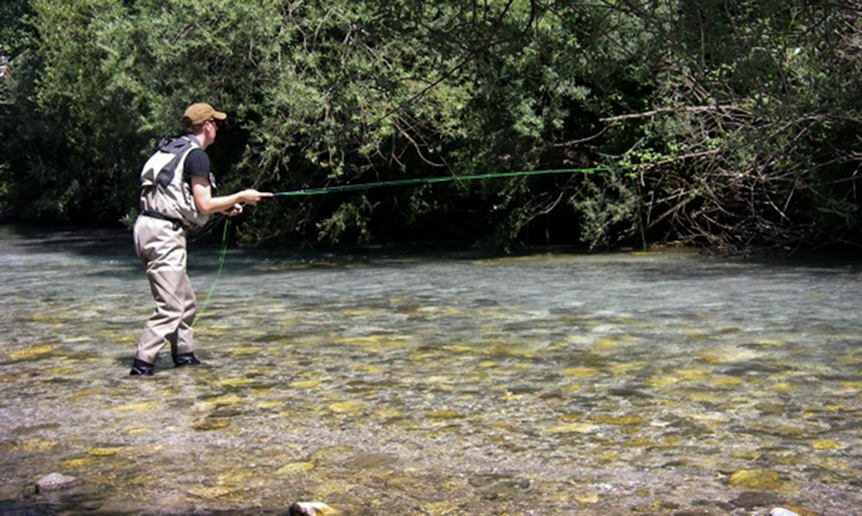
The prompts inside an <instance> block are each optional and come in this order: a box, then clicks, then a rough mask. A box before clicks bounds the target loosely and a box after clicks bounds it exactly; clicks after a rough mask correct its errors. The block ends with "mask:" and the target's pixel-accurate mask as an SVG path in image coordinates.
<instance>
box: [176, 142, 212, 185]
mask: <svg viewBox="0 0 862 516" xmlns="http://www.w3.org/2000/svg"><path fill="white" fill-rule="evenodd" d="M183 176H185V177H183V179H184V180H185V181H186V182H187V183H189V184H191V182H192V178H193V177H205V178H207V179H208V180H209V183H210V186H211V187H212V188H215V180H214V178H213V177H212V174H210V157H209V156H207V153H206V152H205V151H204V150H203V149H192V150H190V151H189V155H188V156H186V162H185V165H183Z"/></svg>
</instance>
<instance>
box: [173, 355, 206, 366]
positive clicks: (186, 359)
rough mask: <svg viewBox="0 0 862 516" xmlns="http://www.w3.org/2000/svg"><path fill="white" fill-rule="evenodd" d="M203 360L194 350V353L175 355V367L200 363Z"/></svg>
mask: <svg viewBox="0 0 862 516" xmlns="http://www.w3.org/2000/svg"><path fill="white" fill-rule="evenodd" d="M202 363H203V362H201V361H200V360H198V359H197V357H195V354H194V352H192V353H183V354H180V355H174V367H183V366H190V365H200V364H202Z"/></svg>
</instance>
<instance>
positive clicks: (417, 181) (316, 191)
mask: <svg viewBox="0 0 862 516" xmlns="http://www.w3.org/2000/svg"><path fill="white" fill-rule="evenodd" d="M610 170H611V169H610V168H607V167H593V168H566V169H559V170H522V171H519V172H494V173H492V174H476V175H468V176H445V177H420V178H414V179H396V180H394V181H380V182H377V183H357V184H353V185H350V184H348V185H337V186H325V187H321V188H306V189H303V190H291V191H288V192H275V193H273V194H272V195H273V197H298V196H303V195H322V194H328V193H335V192H349V191H354V190H370V189H372V188H379V187H383V186H402V185H426V184H431V183H446V182H451V181H473V180H476V179H494V178H500V177H521V176H540V175H550V174H576V173H585V174H591V173H593V172H609V171H610Z"/></svg>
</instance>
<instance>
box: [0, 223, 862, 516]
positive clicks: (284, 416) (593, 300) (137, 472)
mask: <svg viewBox="0 0 862 516" xmlns="http://www.w3.org/2000/svg"><path fill="white" fill-rule="evenodd" d="M127 240H128V235H125V234H120V235H117V234H113V233H104V234H95V235H94V234H85V233H76V232H67V233H41V234H39V233H36V234H31V235H21V234H17V233H14V232H13V231H11V230H7V231H6V232H5V233H2V234H0V275H2V283H0V285H2V286H0V289H2V296H3V312H4V317H3V322H2V330H3V331H2V337H0V339H2V348H0V391H2V401H0V407H2V408H0V414H2V418H0V430H2V436H3V437H2V440H0V453H2V456H0V458H2V463H3V467H2V470H0V471H1V472H2V473H0V484H2V486H3V487H2V488H0V489H2V491H0V495H2V496H0V500H2V501H0V512H3V511H6V512H12V510H17V509H20V508H23V507H29V508H31V509H32V510H34V511H36V510H42V511H43V512H44V513H46V514H47V513H51V510H53V509H52V508H55V507H59V508H60V509H61V510H66V511H69V512H71V513H77V512H84V511H88V512H91V513H94V514H99V513H105V514H115V513H121V512H126V513H129V514H139V513H148V514H184V513H199V514H215V513H223V514H284V513H285V511H286V508H287V507H288V506H289V505H290V504H291V503H292V502H294V501H297V500H315V501H324V502H326V503H328V504H329V505H331V506H333V507H336V508H339V509H341V510H342V511H345V512H347V513H352V514H387V515H388V514H399V515H400V514H433V515H444V514H586V515H593V514H595V515H599V514H601V515H608V514H677V513H687V514H766V513H768V511H769V509H771V508H773V507H779V506H783V507H796V508H799V509H798V510H799V511H801V512H802V511H804V510H809V511H813V512H815V513H817V514H821V515H826V514H851V513H852V512H853V511H855V510H856V508H857V507H859V506H862V496H860V495H859V494H858V493H859V488H860V487H862V486H860V484H862V481H860V476H859V471H860V465H862V459H860V455H859V439H860V435H862V430H860V427H859V424H858V422H859V420H860V415H862V376H860V365H862V348H860V346H859V344H860V342H862V337H860V336H859V332H858V321H859V313H860V308H862V297H860V293H862V275H860V269H859V268H858V267H855V266H852V265H828V266H827V265H820V266H817V265H811V264H802V263H771V264H770V263H762V262H761V263H753V262H745V261H739V260H719V259H708V258H703V257H699V256H695V255H692V254H687V253H680V252H672V253H634V254H616V255H600V256H581V255H578V256H551V255H543V256H536V257H530V258H513V259H499V260H478V259H469V258H468V257H465V256H456V257H448V258H442V257H434V256H430V255H426V256H421V257H417V256H416V255H406V256H386V255H384V254H383V253H382V252H378V253H376V254H373V253H369V254H367V255H365V256H361V257H359V258H356V257H350V258H345V257H338V256H335V257H319V256H318V257H309V256H300V255H290V254H288V253H283V254H277V253H262V252H255V251H238V250H232V251H230V254H229V256H228V258H227V268H226V270H225V272H224V274H223V276H222V278H221V280H220V281H219V283H218V284H217V285H216V288H215V293H214V296H213V298H212V300H211V304H210V305H209V306H208V308H207V310H206V313H205V314H204V316H203V317H202V319H201V320H200V321H199V322H198V326H197V345H198V351H197V354H198V356H200V357H201V358H202V359H203V360H204V361H205V363H206V365H205V366H204V367H199V368H193V369H178V370H174V369H171V368H169V367H168V365H169V364H170V359H169V357H167V358H166V359H164V360H163V361H161V362H160V363H159V364H158V365H157V369H156V375H155V376H154V377H152V378H148V379H141V378H130V377H127V376H126V375H127V374H128V366H129V364H130V362H131V357H132V354H133V353H134V349H135V344H136V341H137V337H138V332H139V331H140V328H141V327H142V325H143V322H144V320H145V319H146V317H147V315H148V313H149V310H150V306H149V303H150V302H151V300H150V297H149V293H148V292H147V290H146V289H147V284H146V280H145V278H144V275H143V273H142V271H141V270H140V269H139V265H138V263H137V260H136V258H134V256H133V253H132V251H131V243H130V241H127ZM216 253H217V250H215V249H210V248H206V249H204V248H197V249H195V248H194V247H193V249H192V263H191V267H190V268H191V275H192V280H193V282H195V284H196V286H197V289H198V293H199V297H201V298H203V297H204V296H205V293H206V290H207V288H206V287H207V286H208V285H209V284H210V283H211V282H212V281H213V279H214V277H215V272H216V268H217V267H216V262H217V256H216ZM311 258H314V259H311ZM54 472H56V473H61V474H63V475H67V476H72V477H75V478H76V479H77V482H76V483H74V484H72V485H71V486H69V487H67V488H65V489H63V490H60V491H57V492H48V493H39V494H35V493H34V490H33V486H34V484H35V483H36V481H37V480H39V479H40V478H42V477H45V476H46V475H48V474H50V473H54ZM7 509H8V510H7ZM756 511H761V512H756ZM801 512H800V513H801Z"/></svg>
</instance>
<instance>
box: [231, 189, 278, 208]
mask: <svg viewBox="0 0 862 516" xmlns="http://www.w3.org/2000/svg"><path fill="white" fill-rule="evenodd" d="M264 197H272V193H271V192H258V191H257V190H255V189H254V188H249V189H248V190H243V191H242V192H240V193H239V198H240V202H247V203H249V204H257V203H258V201H260V200H261V199H263V198H264Z"/></svg>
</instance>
